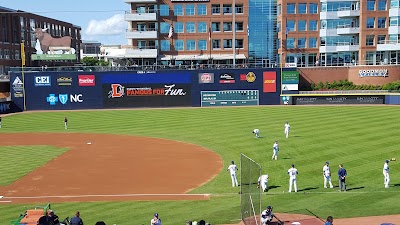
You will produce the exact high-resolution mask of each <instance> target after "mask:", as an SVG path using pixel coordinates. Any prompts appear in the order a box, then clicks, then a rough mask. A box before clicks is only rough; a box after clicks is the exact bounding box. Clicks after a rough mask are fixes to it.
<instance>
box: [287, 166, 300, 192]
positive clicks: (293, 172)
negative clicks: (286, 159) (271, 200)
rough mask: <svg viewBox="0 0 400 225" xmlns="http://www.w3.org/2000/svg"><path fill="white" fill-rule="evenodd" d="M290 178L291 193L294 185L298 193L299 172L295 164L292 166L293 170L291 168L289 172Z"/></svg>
mask: <svg viewBox="0 0 400 225" xmlns="http://www.w3.org/2000/svg"><path fill="white" fill-rule="evenodd" d="M287 173H288V174H289V176H290V178H289V192H292V184H293V185H294V192H297V181H296V177H297V174H299V172H298V171H297V169H296V168H294V164H292V168H290V169H289V170H288V172H287Z"/></svg>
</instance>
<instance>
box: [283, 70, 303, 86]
mask: <svg viewBox="0 0 400 225" xmlns="http://www.w3.org/2000/svg"><path fill="white" fill-rule="evenodd" d="M298 83H299V72H297V71H282V84H298Z"/></svg>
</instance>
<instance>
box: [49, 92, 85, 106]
mask: <svg viewBox="0 0 400 225" xmlns="http://www.w3.org/2000/svg"><path fill="white" fill-rule="evenodd" d="M82 97H83V95H82V94H70V95H68V94H59V95H58V96H57V95H55V94H49V96H48V97H46V102H48V103H49V104H50V105H56V104H57V102H60V103H61V104H62V105H66V104H67V103H68V100H69V102H71V103H81V102H83V99H82Z"/></svg>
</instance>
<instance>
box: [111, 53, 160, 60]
mask: <svg viewBox="0 0 400 225" xmlns="http://www.w3.org/2000/svg"><path fill="white" fill-rule="evenodd" d="M104 57H105V58H108V59H150V58H151V59H153V58H157V55H143V54H142V55H133V54H132V55H106V56H104Z"/></svg>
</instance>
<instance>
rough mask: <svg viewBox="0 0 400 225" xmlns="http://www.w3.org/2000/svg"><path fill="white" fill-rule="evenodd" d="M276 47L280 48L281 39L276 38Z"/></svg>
mask: <svg viewBox="0 0 400 225" xmlns="http://www.w3.org/2000/svg"><path fill="white" fill-rule="evenodd" d="M276 48H277V49H280V48H281V39H279V38H278V39H276Z"/></svg>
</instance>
